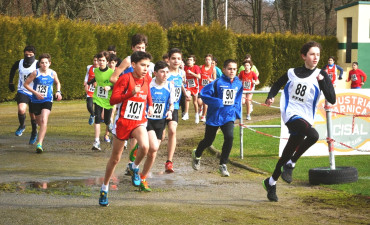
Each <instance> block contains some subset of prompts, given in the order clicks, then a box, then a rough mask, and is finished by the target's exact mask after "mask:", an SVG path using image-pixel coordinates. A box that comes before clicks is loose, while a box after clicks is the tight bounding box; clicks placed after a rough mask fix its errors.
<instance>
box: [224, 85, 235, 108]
mask: <svg viewBox="0 0 370 225" xmlns="http://www.w3.org/2000/svg"><path fill="white" fill-rule="evenodd" d="M235 95H236V93H235V89H224V91H223V95H222V102H223V104H224V105H234V102H235Z"/></svg>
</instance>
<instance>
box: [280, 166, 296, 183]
mask: <svg viewBox="0 0 370 225" xmlns="http://www.w3.org/2000/svg"><path fill="white" fill-rule="evenodd" d="M293 169H294V167H293V166H292V164H290V163H289V164H285V165H284V166H283V173H282V174H281V178H282V179H283V181H285V182H287V183H288V184H290V183H292V181H293Z"/></svg>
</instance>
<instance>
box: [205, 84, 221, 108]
mask: <svg viewBox="0 0 370 225" xmlns="http://www.w3.org/2000/svg"><path fill="white" fill-rule="evenodd" d="M214 82H215V81H213V82H212V83H209V84H207V85H206V86H204V88H203V89H202V90H201V91H200V97H201V98H202V100H203V102H204V103H205V104H207V105H209V106H213V107H215V108H221V107H223V106H224V104H223V102H222V99H220V98H217V96H216V97H214V94H215V90H214V87H213V86H214V85H213V83H214ZM216 88H217V87H216Z"/></svg>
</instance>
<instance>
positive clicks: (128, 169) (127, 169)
mask: <svg viewBox="0 0 370 225" xmlns="http://www.w3.org/2000/svg"><path fill="white" fill-rule="evenodd" d="M125 175H126V176H131V172H130V163H127V166H126V170H125Z"/></svg>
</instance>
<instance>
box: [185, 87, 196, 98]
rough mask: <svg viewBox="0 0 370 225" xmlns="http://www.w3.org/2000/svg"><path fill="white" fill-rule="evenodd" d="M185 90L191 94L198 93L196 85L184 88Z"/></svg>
mask: <svg viewBox="0 0 370 225" xmlns="http://www.w3.org/2000/svg"><path fill="white" fill-rule="evenodd" d="M186 90H187V91H190V93H191V95H192V96H196V95H198V88H197V87H193V88H186Z"/></svg>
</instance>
